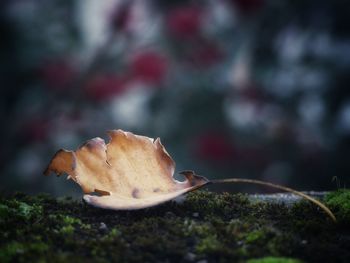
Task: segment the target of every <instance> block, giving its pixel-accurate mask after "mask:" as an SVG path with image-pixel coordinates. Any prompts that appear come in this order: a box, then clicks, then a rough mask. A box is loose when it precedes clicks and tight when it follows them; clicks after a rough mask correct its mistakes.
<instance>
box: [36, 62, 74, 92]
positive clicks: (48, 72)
mask: <svg viewBox="0 0 350 263" xmlns="http://www.w3.org/2000/svg"><path fill="white" fill-rule="evenodd" d="M76 73H77V71H76V69H75V68H74V67H73V65H72V64H71V63H69V62H68V61H66V60H56V61H51V62H48V63H46V64H44V65H43V67H42V68H41V70H40V77H41V78H42V79H43V80H44V82H45V84H46V86H47V87H48V88H52V89H56V90H65V89H67V88H69V87H70V84H71V83H72V81H73V80H74V78H75V77H76Z"/></svg>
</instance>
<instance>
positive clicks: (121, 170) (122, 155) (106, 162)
mask: <svg viewBox="0 0 350 263" xmlns="http://www.w3.org/2000/svg"><path fill="white" fill-rule="evenodd" d="M108 134H109V135H110V137H111V141H110V142H109V143H108V144H107V145H106V144H105V142H104V140H103V139H101V138H94V139H92V140H89V141H87V142H86V143H85V144H84V145H82V146H81V147H80V148H79V149H78V150H76V151H75V152H74V151H67V150H60V151H58V152H57V153H56V155H55V156H54V157H53V159H52V160H51V162H50V164H49V166H48V168H47V169H46V171H45V172H44V173H45V175H49V174H50V172H55V173H56V174H57V175H61V174H63V173H67V174H68V178H69V179H72V180H74V181H75V182H76V183H78V184H79V185H80V186H81V188H82V189H83V191H84V193H85V195H84V200H85V201H86V202H87V203H89V204H91V205H94V206H97V207H102V208H108V209H115V210H125V209H127V210H129V209H130V210H131V209H140V208H145V207H150V206H154V205H157V204H161V203H164V202H166V201H168V200H171V199H173V198H175V197H177V196H179V195H182V194H184V193H186V192H189V191H192V190H195V189H197V188H199V187H201V186H203V185H205V184H207V183H209V181H208V180H207V179H206V178H205V177H202V176H198V175H195V174H194V172H192V171H184V172H182V173H181V174H182V175H184V176H185V178H186V180H185V181H184V182H179V181H177V180H174V178H173V174H174V171H175V162H174V161H173V160H172V158H171V157H170V155H169V154H168V153H167V151H166V150H165V149H164V147H163V145H162V144H161V142H160V139H159V138H158V139H156V140H153V139H152V138H148V137H144V136H139V135H134V134H132V133H130V132H124V131H122V130H113V131H110V132H109V133H108ZM90 193H98V194H99V195H100V196H97V195H89V194H90Z"/></svg>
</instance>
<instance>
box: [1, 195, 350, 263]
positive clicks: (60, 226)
mask: <svg viewBox="0 0 350 263" xmlns="http://www.w3.org/2000/svg"><path fill="white" fill-rule="evenodd" d="M342 195H343V193H338V192H336V193H334V194H330V195H328V196H327V199H326V201H327V202H330V203H329V205H330V206H332V208H333V209H335V211H336V213H337V216H338V217H339V216H342V215H343V213H344V215H343V216H344V218H346V215H347V210H346V209H345V210H344V207H345V208H346V206H344V202H343V201H344V200H343V201H342V202H340V203H339V202H338V203H337V202H335V201H334V200H336V199H337V198H339V196H342ZM335 197H336V198H335ZM334 202H335V203H334ZM336 208H337V209H336ZM0 235H1V238H0V262H28V261H29V262H31V261H35V262H38V261H43V262H45V261H55V262H69V261H74V262H87V261H88V262H91V261H93V262H126V261H127V262H189V261H194V262H196V261H200V260H206V261H207V262H247V260H250V259H252V258H253V259H254V258H255V259H256V260H257V259H259V260H260V261H256V262H297V261H286V260H288V259H289V258H300V259H301V260H304V261H306V262H346V259H348V258H350V245H349V242H348V241H347V240H348V239H347V238H348V236H349V235H350V225H349V221H346V220H344V221H343V223H342V224H341V225H336V224H333V222H332V221H331V220H329V219H328V218H327V217H326V216H325V214H324V213H323V212H322V211H320V210H319V209H318V208H317V207H315V206H314V205H312V204H310V203H309V202H304V201H302V202H298V203H296V204H294V205H292V206H286V205H284V204H273V203H266V202H256V201H254V202H253V201H250V199H249V196H247V195H242V194H228V193H223V194H216V193H212V192H207V191H197V192H193V193H190V194H189V195H188V196H187V198H186V200H185V201H184V202H183V203H181V204H178V203H175V202H168V203H166V204H164V205H160V206H157V207H154V208H150V209H144V210H139V211H119V212H118V211H110V210H102V209H98V208H94V207H91V206H88V205H86V204H85V203H83V202H81V201H76V200H72V199H71V198H60V199H55V198H52V197H50V196H48V195H38V196H28V195H24V194H20V193H16V194H15V195H12V196H7V197H4V196H2V197H1V196H0ZM316 251H317V252H316ZM266 257H267V258H266ZM262 260H265V261H262ZM268 260H270V261H268ZM277 260H280V261H277ZM281 260H284V261H281ZM251 262H254V261H251Z"/></svg>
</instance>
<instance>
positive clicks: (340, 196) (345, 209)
mask: <svg viewBox="0 0 350 263" xmlns="http://www.w3.org/2000/svg"><path fill="white" fill-rule="evenodd" d="M325 203H326V204H327V205H328V206H329V207H330V209H332V210H333V212H334V213H335V214H336V217H337V219H338V220H339V221H340V222H350V189H341V190H338V191H335V192H331V193H328V194H327V195H326V198H325Z"/></svg>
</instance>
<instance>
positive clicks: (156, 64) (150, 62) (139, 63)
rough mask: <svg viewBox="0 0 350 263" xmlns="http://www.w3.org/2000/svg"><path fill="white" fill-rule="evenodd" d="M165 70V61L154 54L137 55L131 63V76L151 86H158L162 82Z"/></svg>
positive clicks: (166, 67)
mask: <svg viewBox="0 0 350 263" xmlns="http://www.w3.org/2000/svg"><path fill="white" fill-rule="evenodd" d="M167 69H168V61H167V59H166V58H165V57H164V56H162V55H160V54H158V53H155V52H144V53H140V54H137V55H136V56H135V57H134V58H133V59H132V61H131V70H132V73H133V76H134V77H135V78H137V79H139V80H141V81H145V82H147V83H151V84H159V83H160V82H161V81H162V80H164V78H165V75H166V73H167Z"/></svg>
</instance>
